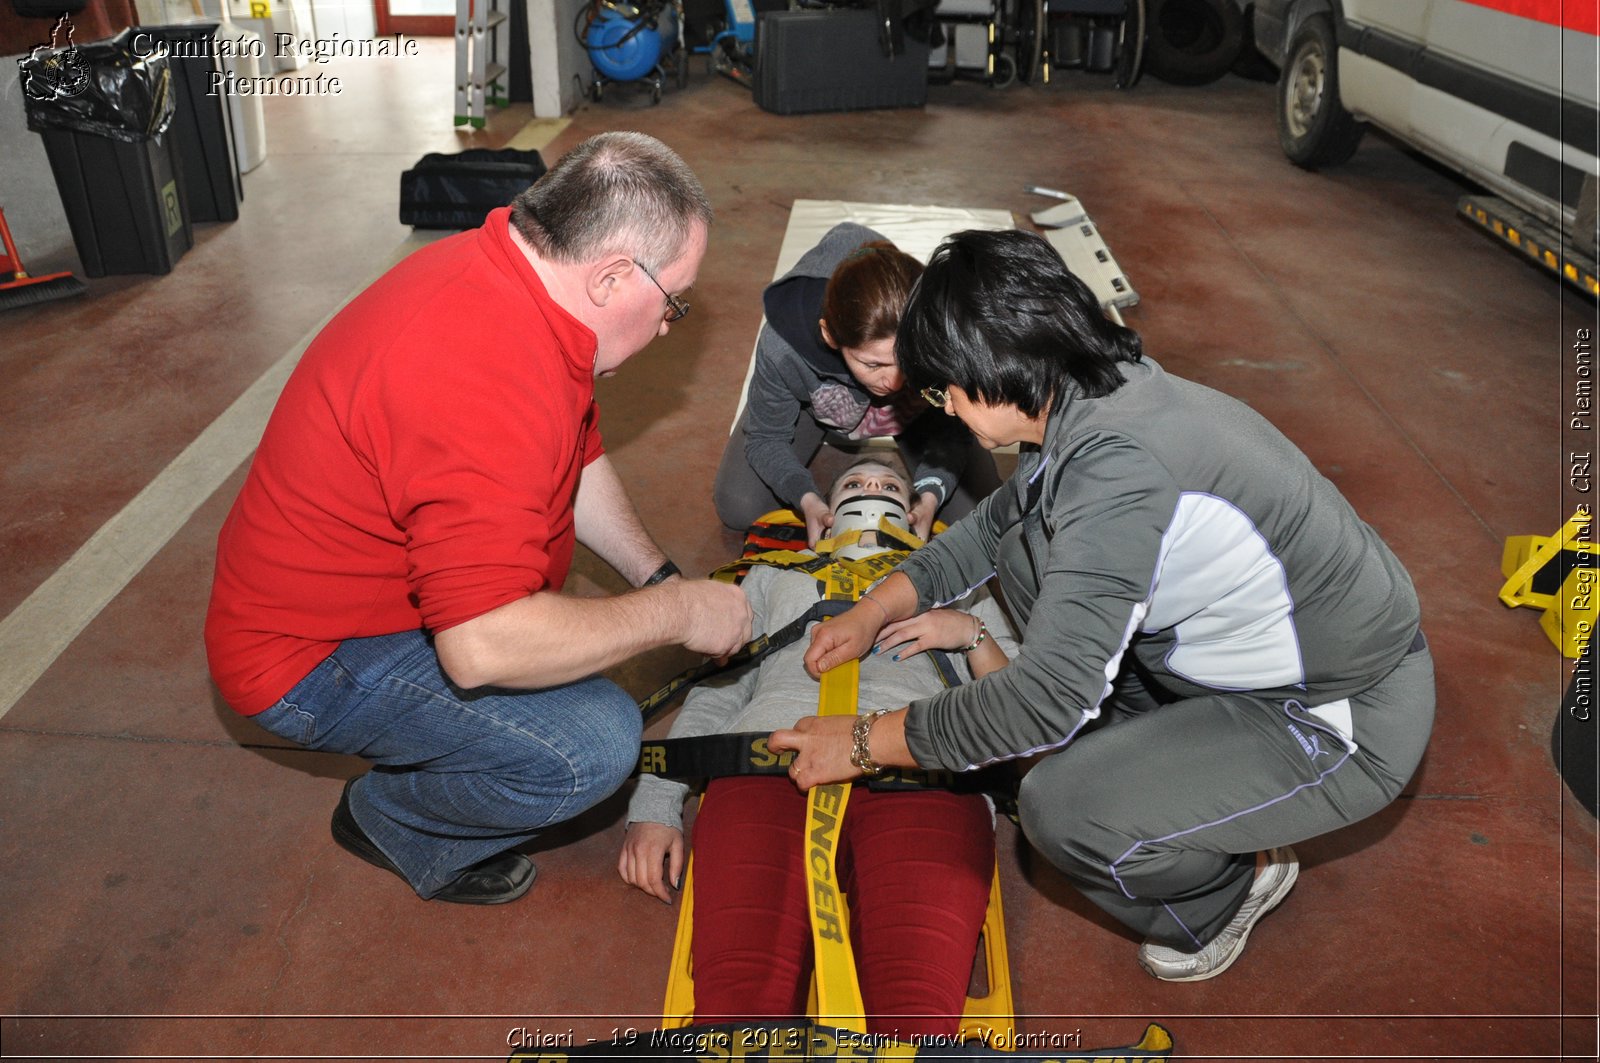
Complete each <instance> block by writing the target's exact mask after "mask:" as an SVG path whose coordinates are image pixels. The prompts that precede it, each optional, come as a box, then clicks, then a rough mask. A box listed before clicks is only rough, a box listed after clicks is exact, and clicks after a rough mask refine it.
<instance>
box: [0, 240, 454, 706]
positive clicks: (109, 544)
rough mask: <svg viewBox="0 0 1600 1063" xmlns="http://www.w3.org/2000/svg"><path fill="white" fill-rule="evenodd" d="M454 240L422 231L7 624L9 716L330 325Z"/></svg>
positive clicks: (146, 558) (136, 569) (192, 506)
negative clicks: (390, 277) (387, 276)
mask: <svg viewBox="0 0 1600 1063" xmlns="http://www.w3.org/2000/svg"><path fill="white" fill-rule="evenodd" d="M445 235H448V234H446V233H442V232H423V233H418V232H413V234H412V236H411V237H410V238H408V239H406V240H404V241H402V242H401V244H400V246H399V247H397V248H396V249H395V252H394V254H393V255H391V256H390V257H389V259H388V260H387V261H385V262H384V263H383V266H382V267H381V268H380V269H379V270H377V271H376V272H375V273H373V275H372V276H371V277H369V278H367V279H366V280H365V281H363V282H362V283H361V284H359V285H357V286H356V287H355V288H353V289H352V290H351V292H350V296H349V297H348V298H346V299H345V300H343V301H341V302H340V304H339V306H338V307H337V308H335V309H334V310H333V311H332V312H331V313H329V314H328V316H327V317H325V318H323V319H322V321H321V322H319V323H318V324H317V326H316V327H315V328H313V329H312V330H311V331H310V332H307V333H306V334H305V336H304V337H302V338H301V340H300V341H299V342H298V343H296V344H295V346H294V348H293V349H292V350H290V351H289V353H287V354H285V355H284V356H283V357H282V358H280V359H278V361H277V362H275V363H273V365H272V367H271V368H269V369H268V370H267V371H266V372H265V373H263V374H261V376H260V377H259V378H258V379H257V380H256V382H255V383H253V384H251V385H250V387H249V388H248V389H247V390H246V391H245V393H244V394H243V395H241V396H239V398H238V399H237V400H235V401H234V403H233V405H231V406H229V407H228V408H227V409H226V410H224V411H223V412H222V414H221V415H220V416H219V417H218V418H217V419H216V420H215V421H212V422H211V424H209V425H208V426H206V428H205V430H204V431H203V432H201V433H200V435H199V436H197V437H196V438H195V440H194V442H192V443H190V444H189V445H188V446H187V447H185V448H184V449H183V452H182V453H181V454H179V455H178V456H177V457H176V458H174V459H172V462H171V464H169V465H168V466H167V467H166V468H165V469H163V470H161V473H160V474H159V475H157V476H156V478H155V479H154V480H152V481H150V483H149V484H148V485H146V486H145V488H144V490H142V491H140V492H139V493H138V494H137V495H135V496H134V497H133V500H132V501H130V502H129V503H128V504H127V505H126V506H124V507H123V508H122V511H121V512H119V513H118V514H117V515H116V516H114V517H112V518H111V519H110V520H109V521H107V522H106V523H105V525H104V526H102V527H101V528H100V530H99V531H97V532H95V533H94V535H92V536H90V538H89V541H88V542H86V543H84V544H83V546H81V547H79V548H78V552H77V553H75V554H73V555H72V557H71V559H69V560H68V561H67V563H66V564H64V565H62V566H61V567H60V568H59V569H57V570H56V571H55V573H54V574H52V575H51V576H50V578H49V579H47V580H45V581H44V583H42V584H40V585H39V587H38V588H37V589H36V590H35V591H34V592H33V593H32V594H30V595H28V597H27V598H26V599H25V600H24V601H23V602H22V604H21V605H19V606H17V607H16V609H14V610H12V612H11V615H9V616H7V617H6V618H5V619H4V620H0V717H4V716H5V714H6V713H8V712H10V711H11V708H12V706H14V705H15V704H16V703H17V702H18V701H19V700H20V699H21V698H22V696H23V695H24V694H26V693H27V692H28V690H29V689H30V688H31V687H32V686H33V684H34V683H36V682H38V680H39V677H40V676H42V675H44V673H45V671H46V670H47V669H48V668H49V667H50V666H51V665H52V664H54V663H55V660H56V658H57V657H59V656H61V654H62V652H63V651H65V650H66V648H67V647H68V646H70V645H72V641H73V640H74V639H76V638H77V637H78V635H79V634H80V633H81V632H82V631H83V629H84V628H86V627H88V626H89V624H90V623H91V622H93V620H94V618H95V617H97V616H99V615H100V611H101V610H102V609H104V608H105V607H106V606H107V605H109V604H110V603H111V601H112V600H113V599H115V598H116V596H117V595H118V594H121V593H122V589H123V588H124V587H126V586H127V585H128V583H129V582H131V581H132V580H133V578H134V577H135V576H137V575H138V574H139V573H140V571H142V570H143V569H144V566H145V565H147V564H149V562H150V559H151V558H153V557H155V555H156V554H157V553H158V552H159V551H160V550H161V548H162V547H163V546H165V545H166V544H167V542H168V541H169V540H170V539H171V538H172V537H173V536H174V535H176V534H177V532H178V529H180V528H182V527H183V526H184V524H185V523H187V522H188V520H189V518H190V517H191V516H193V515H194V511H195V510H197V509H199V508H200V506H201V505H202V504H203V503H204V502H205V501H206V499H208V498H210V497H211V496H212V494H213V493H215V492H216V490H217V488H218V487H220V486H222V484H223V482H224V481H225V480H227V479H228V477H230V476H232V475H233V473H234V471H235V470H236V469H238V468H239V466H240V465H242V464H243V463H244V461H245V459H247V458H248V457H249V456H250V455H251V453H252V452H254V450H255V448H256V443H257V442H258V441H259V440H260V439H261V432H262V430H263V429H265V428H266V426H267V418H268V417H269V416H270V415H271V413H272V407H273V404H274V403H276V402H277V401H278V392H280V391H281V390H283V385H284V382H285V381H287V380H288V379H289V373H290V371H291V370H293V369H294V367H295V363H297V362H299V360H300V355H301V354H303V353H304V352H305V349H306V347H307V346H308V345H310V343H311V340H312V339H313V338H314V337H315V336H316V334H317V333H318V332H320V331H322V327H323V325H326V324H327V323H328V322H329V321H330V320H332V319H333V315H334V314H337V313H338V312H339V310H341V309H343V307H344V304H345V303H347V302H349V301H350V299H351V298H354V297H355V295H356V294H357V293H359V292H362V291H365V290H366V288H367V286H368V285H370V284H371V283H372V282H373V281H375V280H377V279H378V277H379V276H381V275H382V274H383V273H385V272H386V271H387V270H388V269H389V267H390V266H392V265H393V264H394V263H396V262H398V261H399V260H400V259H401V258H403V257H405V256H406V255H408V254H410V253H411V252H412V251H415V250H416V249H417V248H418V247H421V246H422V245H423V244H425V243H430V242H432V241H433V240H435V239H438V238H439V237H441V236H445ZM208 575H209V574H208Z"/></svg>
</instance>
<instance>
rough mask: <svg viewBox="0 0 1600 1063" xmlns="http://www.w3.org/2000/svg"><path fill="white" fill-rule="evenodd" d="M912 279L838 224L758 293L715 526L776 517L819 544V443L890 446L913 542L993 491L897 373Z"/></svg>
mask: <svg viewBox="0 0 1600 1063" xmlns="http://www.w3.org/2000/svg"><path fill="white" fill-rule="evenodd" d="M921 274H922V264H921V263H919V262H918V261H917V260H916V259H914V258H912V257H911V256H910V255H908V254H906V253H905V252H903V251H901V250H899V249H898V248H896V247H895V246H894V244H892V243H890V242H889V241H887V240H885V239H883V237H882V236H881V235H879V234H878V233H876V232H873V231H872V230H871V229H868V228H866V227H865V226H862V225H856V224H854V223H851V222H844V223H841V224H839V225H836V226H834V227H833V228H832V229H830V230H829V231H828V232H827V234H826V235H824V236H823V238H822V240H821V241H819V242H818V244H817V245H816V246H815V247H813V248H812V249H811V250H810V251H808V252H806V253H805V254H804V255H803V256H801V258H800V261H799V262H798V263H797V264H796V265H795V267H794V268H793V269H792V270H790V271H789V272H788V273H786V274H784V276H782V277H780V278H779V279H778V280H776V281H774V282H773V283H772V284H770V285H768V286H767V289H766V291H765V292H764V293H763V294H762V304H763V307H764V309H765V311H766V322H765V323H764V324H763V325H762V327H761V335H760V337H759V338H758V340H757V343H756V354H755V367H754V371H753V372H752V374H751V377H750V389H749V395H748V398H747V401H746V404H745V408H744V412H743V414H742V415H741V416H740V418H739V423H738V424H737V425H736V426H735V427H734V430H733V433H732V434H731V435H730V436H729V438H728V445H727V448H726V449H725V450H724V451H723V454H722V463H721V466H720V467H719V468H718V469H717V479H716V485H715V487H714V488H713V497H714V499H715V501H716V506H717V515H718V516H719V517H720V518H721V519H722V522H723V523H724V524H726V525H727V526H728V527H730V528H736V529H739V530H741V531H742V530H743V529H745V528H748V527H749V526H750V525H751V524H752V523H753V522H754V521H755V520H756V518H757V517H759V516H761V514H763V513H766V512H768V511H770V510H774V509H781V508H786V507H787V508H792V509H794V510H795V511H796V512H797V513H799V514H801V515H802V516H803V517H804V518H805V522H806V537H807V541H808V542H810V543H813V544H814V543H815V542H816V541H817V540H818V539H819V538H821V537H822V536H823V535H824V534H825V533H826V532H827V529H828V528H829V527H830V526H831V525H832V512H831V510H830V509H829V508H828V503H827V501H826V500H825V498H824V495H823V493H822V492H821V491H820V490H819V489H818V487H817V482H816V479H815V477H814V476H813V475H812V473H811V471H810V469H808V468H807V466H808V465H809V464H810V463H811V461H812V459H813V458H814V457H815V456H816V454H817V452H818V450H819V449H820V448H821V447H822V445H823V442H824V436H825V435H827V434H828V433H830V432H831V433H834V434H835V435H836V436H842V437H844V438H845V439H846V440H866V439H870V438H873V437H875V436H892V437H893V438H894V439H895V441H896V442H897V443H898V444H899V446H900V449H901V452H902V457H903V458H904V459H905V463H906V466H907V467H908V468H909V469H911V475H912V481H913V483H912V495H913V499H912V501H913V505H912V512H911V525H912V530H913V531H915V532H916V534H917V535H918V536H920V537H922V538H924V539H925V538H927V536H928V529H929V528H930V527H932V525H933V518H934V515H935V514H936V513H938V512H940V511H943V512H944V514H945V519H946V520H947V521H948V520H954V519H955V518H957V517H960V516H962V515H963V514H965V513H968V512H970V511H971V509H972V507H973V506H974V505H976V504H977V502H978V500H979V499H981V498H982V497H983V496H984V495H987V494H988V493H989V492H991V491H993V490H994V489H995V488H996V487H998V486H999V482H1000V481H999V476H998V474H997V473H996V472H995V467H994V459H993V458H992V457H990V456H989V454H988V452H987V451H985V450H983V449H982V448H981V447H979V446H978V445H977V444H976V442H975V441H974V440H973V438H972V434H971V433H970V432H968V431H967V429H966V428H965V426H963V425H962V424H961V422H959V421H957V420H955V419H953V418H948V417H940V416H929V415H928V414H929V412H930V408H929V406H928V404H927V403H926V402H924V401H922V398H921V396H919V395H918V394H917V393H916V392H915V391H914V390H911V389H908V388H907V387H906V383H905V376H904V375H903V374H902V373H901V372H900V363H899V360H898V359H897V357H896V355H895V346H894V337H895V331H896V330H897V329H898V328H899V325H900V314H901V311H902V310H903V309H904V308H905V305H906V303H907V302H908V301H909V300H910V298H911V289H912V288H913V287H914V286H915V285H916V282H917V278H918V277H919V276H921Z"/></svg>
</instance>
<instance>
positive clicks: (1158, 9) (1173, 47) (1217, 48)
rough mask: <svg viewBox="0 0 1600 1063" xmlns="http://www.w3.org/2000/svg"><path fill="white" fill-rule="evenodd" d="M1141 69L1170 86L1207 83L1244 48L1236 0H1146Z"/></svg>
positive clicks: (1223, 69) (1241, 16)
mask: <svg viewBox="0 0 1600 1063" xmlns="http://www.w3.org/2000/svg"><path fill="white" fill-rule="evenodd" d="M1145 6H1146V10H1145V26H1146V27H1147V39H1146V43H1145V55H1144V63H1145V69H1146V70H1147V71H1149V73H1150V75H1151V76H1152V77H1157V78H1160V79H1161V80H1162V81H1165V82H1167V83H1169V84H1172V85H1208V84H1210V83H1211V82H1213V81H1216V80H1217V79H1218V78H1220V77H1222V75H1224V74H1226V73H1227V72H1228V70H1229V68H1231V67H1232V66H1233V64H1234V61H1235V60H1236V59H1238V58H1239V53H1240V52H1241V51H1242V50H1243V48H1244V15H1243V14H1242V13H1241V12H1240V10H1239V5H1238V4H1237V3H1235V2H1234V0H1147V3H1146V5H1145Z"/></svg>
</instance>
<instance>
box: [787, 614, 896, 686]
mask: <svg viewBox="0 0 1600 1063" xmlns="http://www.w3.org/2000/svg"><path fill="white" fill-rule="evenodd" d="M887 616H888V614H887V613H886V612H885V611H884V609H883V607H882V606H880V605H879V604H878V602H877V599H875V598H863V599H862V600H861V601H859V602H857V603H856V604H855V605H853V606H851V607H850V609H849V610H848V611H847V612H844V613H841V614H840V615H838V616H836V617H833V618H832V619H830V620H824V621H823V622H822V623H820V624H818V625H817V626H816V627H814V628H812V629H811V647H810V649H808V650H806V656H805V665H806V672H807V674H809V675H810V676H811V678H812V679H821V678H822V673H823V672H826V671H827V670H828V669H830V668H837V667H838V666H839V665H841V664H843V663H844V662H846V661H854V660H859V659H860V658H861V657H863V656H865V655H866V652H867V651H868V650H870V649H872V645H873V643H875V642H877V641H878V629H879V628H881V627H882V626H883V622H884V620H885V619H886V618H887Z"/></svg>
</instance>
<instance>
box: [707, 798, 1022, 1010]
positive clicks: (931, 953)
mask: <svg viewBox="0 0 1600 1063" xmlns="http://www.w3.org/2000/svg"><path fill="white" fill-rule="evenodd" d="M805 814H806V796H805V794H803V793H801V792H800V791H798V790H796V789H795V788H794V785H793V784H792V783H790V782H789V780H787V779H780V778H772V777H744V778H725V779H717V780H715V781H713V782H712V783H711V785H710V786H709V787H708V788H707V790H706V798H705V801H704V802H703V803H702V804H701V805H700V811H699V812H698V813H697V814H696V816H695V822H694V852H695V885H694V893H695V898H694V942H693V945H692V952H691V957H692V962H693V964H694V998H695V1020H696V1021H697V1022H728V1021H734V1020H743V1021H751V1022H760V1021H765V1020H770V1019H786V1018H792V1017H794V1016H800V1015H804V1014H805V1009H806V994H807V990H808V988H809V985H810V974H811V923H810V919H809V916H808V914H807V905H806V886H805V863H804V861H805V850H804V848H803V840H804V824H805ZM838 874H839V881H840V883H841V884H842V885H843V886H844V889H845V892H846V893H847V894H848V895H849V899H850V916H851V918H850V922H851V926H850V936H851V943H852V945H853V947H854V950H855V958H856V969H857V973H858V975H859V976H860V980H861V995H862V1000H863V1002H864V1003H865V1005H866V1010H867V1015H868V1016H869V1019H868V1022H867V1028H868V1030H869V1031H870V1032H873V1033H889V1034H892V1033H895V1032H896V1031H898V1032H899V1033H900V1034H913V1033H954V1032H955V1031H956V1029H957V1027H958V1026H959V1025H960V1019H961V1010H962V1007H963V1006H964V1004H965V1001H966V995H967V983H968V981H969V979H970V978H971V975H972V960H973V956H974V954H975V952H976V949H977V943H978V932H979V930H980V929H981V928H982V926H983V915H984V911H985V910H986V909H987V907H988V903H989V884H990V881H991V880H992V878H993V876H994V824H993V821H992V819H991V817H990V814H989V806H988V804H987V802H985V801H984V800H983V798H982V797H979V796H977V795H974V794H952V793H948V792H945V791H939V790H923V791H914V792H900V793H873V792H872V791H870V790H868V789H867V788H866V787H865V786H856V787H854V788H852V790H851V792H850V801H849V804H848V805H847V806H846V808H845V818H844V825H843V829H842V831H841V837H840V844H839V858H838Z"/></svg>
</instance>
